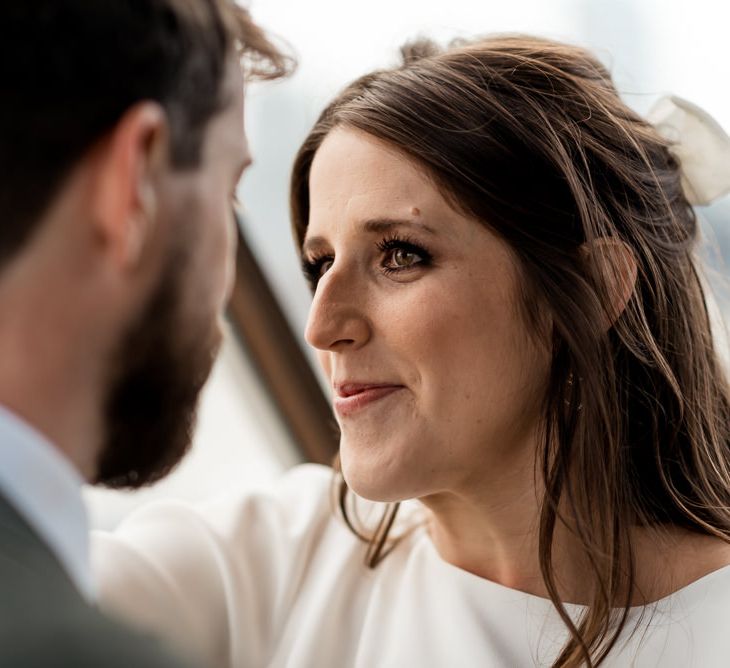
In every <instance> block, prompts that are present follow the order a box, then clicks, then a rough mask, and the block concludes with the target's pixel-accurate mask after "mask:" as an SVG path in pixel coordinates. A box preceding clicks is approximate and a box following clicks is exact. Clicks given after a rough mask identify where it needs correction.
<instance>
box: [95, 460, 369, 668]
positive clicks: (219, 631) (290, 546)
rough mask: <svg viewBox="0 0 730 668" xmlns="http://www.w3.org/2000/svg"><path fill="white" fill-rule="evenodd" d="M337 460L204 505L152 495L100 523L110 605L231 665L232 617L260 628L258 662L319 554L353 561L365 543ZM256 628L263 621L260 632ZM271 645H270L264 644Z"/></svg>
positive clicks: (100, 584) (102, 593)
mask: <svg viewBox="0 0 730 668" xmlns="http://www.w3.org/2000/svg"><path fill="white" fill-rule="evenodd" d="M334 483H335V480H334V474H333V471H332V469H330V468H328V467H325V466H318V465H313V464H305V465H301V466H297V467H295V468H293V469H291V470H290V471H288V472H287V473H286V474H284V475H283V476H282V477H281V478H280V479H279V480H278V481H276V482H275V483H274V484H273V485H267V486H262V487H261V488H259V489H253V490H250V489H249V490H238V491H228V492H225V493H223V494H221V495H219V496H218V497H217V498H215V499H212V500H211V501H209V502H207V503H205V504H202V505H192V504H188V503H183V502H180V501H159V502H154V503H151V504H149V505H148V506H145V507H143V508H141V509H139V510H137V511H135V512H133V513H132V514H131V515H130V516H129V517H128V518H126V519H125V520H124V521H123V522H122V523H121V525H120V526H119V527H118V528H117V529H116V530H115V531H114V532H95V534H94V535H93V537H92V566H93V569H94V575H95V581H96V584H97V588H98V592H99V599H100V602H101V604H102V606H103V607H105V608H106V609H107V610H109V611H111V612H113V613H115V614H117V615H120V616H122V617H124V618H126V619H127V620H128V621H131V622H133V623H135V624H136V625H138V626H142V627H144V628H146V629H148V630H152V631H155V632H157V633H158V634H161V635H162V636H164V637H167V638H169V639H173V638H174V639H176V642H182V644H183V645H184V646H185V648H186V649H188V648H189V649H190V650H192V651H194V653H195V654H198V655H202V656H203V657H205V659H206V660H207V661H211V662H212V663H213V664H214V665H227V664H226V659H225V657H224V656H222V655H221V654H220V653H221V652H228V653H230V652H232V651H233V646H234V645H235V638H234V637H232V636H229V635H228V629H230V628H231V625H230V621H231V619H232V618H235V621H236V625H235V626H238V628H251V629H252V634H251V637H252V640H251V641H250V646H248V647H247V648H246V656H247V657H248V658H249V659H250V660H251V661H253V662H254V663H256V661H257V659H256V657H257V656H260V654H258V653H257V652H258V650H257V647H256V645H257V643H256V642H254V641H253V638H259V639H260V641H261V642H263V641H264V640H265V639H266V638H267V637H268V636H269V634H270V633H272V632H273V629H274V628H275V627H276V626H277V625H278V624H279V619H280V618H281V616H282V615H283V614H284V612H283V611H282V610H280V609H279V605H280V603H281V602H282V601H284V600H286V599H287V598H289V596H290V594H289V592H290V591H292V590H295V589H296V587H297V582H298V581H299V580H301V579H302V578H303V577H306V572H307V571H308V569H309V568H310V567H311V563H312V562H314V561H317V560H322V559H325V558H326V559H328V560H329V563H330V564H331V565H332V567H333V568H347V567H348V565H347V564H348V563H352V562H353V561H354V560H353V559H352V558H351V556H352V555H353V554H355V553H357V554H358V555H360V553H361V552H360V550H361V549H362V548H361V547H360V546H359V545H358V544H357V543H358V541H357V539H356V538H355V536H353V535H351V534H350V533H349V532H348V531H347V529H346V527H345V526H344V523H342V522H341V521H340V520H339V518H337V517H336V515H335V513H334V503H333V491H334V489H333V485H334ZM335 562H337V563H335ZM253 629H259V632H258V633H254V632H253ZM261 651H263V648H261Z"/></svg>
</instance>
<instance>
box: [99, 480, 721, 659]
mask: <svg viewBox="0 0 730 668" xmlns="http://www.w3.org/2000/svg"><path fill="white" fill-rule="evenodd" d="M332 505H333V504H332V472H331V470H330V469H328V468H326V467H321V466H315V465H304V466H300V467H297V468H295V469H293V470H292V471H291V472H289V473H288V474H287V475H286V476H284V477H283V479H282V480H281V481H280V482H279V483H278V484H277V486H275V487H274V488H273V489H271V490H269V491H267V492H262V493H254V494H250V493H249V494H246V495H239V496H237V497H228V498H225V499H220V500H218V501H216V502H215V503H211V504H208V505H207V506H204V507H201V508H192V507H190V506H186V505H183V504H180V503H169V502H165V503H157V504H155V505H151V506H149V507H147V508H144V509H142V510H140V511H137V512H136V513H134V514H133V515H132V516H131V517H130V518H129V519H128V520H126V521H125V522H124V523H123V524H122V526H121V527H120V528H119V529H118V530H117V531H116V532H115V533H112V534H105V533H97V534H95V536H94V538H93V552H92V560H93V566H94V570H95V575H96V580H97V586H98V591H99V596H100V601H101V604H102V606H104V607H106V608H107V609H108V610H110V611H112V612H116V613H119V614H121V615H122V616H124V617H125V618H127V619H128V620H129V621H131V622H133V623H135V624H139V625H142V626H144V627H146V628H151V629H152V630H155V631H157V632H159V633H161V634H162V635H164V636H166V637H167V638H168V639H169V640H170V641H172V642H173V643H174V644H176V645H177V647H178V648H182V649H183V651H187V652H188V653H189V655H190V656H197V657H198V658H199V659H200V660H201V661H202V662H203V665H206V666H211V667H215V668H220V667H228V666H236V667H241V666H246V667H258V666H270V667H283V666H287V667H289V668H304V667H307V668H309V667H317V668H347V667H350V666H352V667H357V668H380V667H392V668H410V667H414V668H430V667H433V668H437V667H438V668H446V667H448V668H458V667H462V666H464V667H466V666H479V667H491V666H499V667H502V666H505V667H508V668H521V667H522V666H525V667H527V666H549V665H550V663H551V662H552V660H553V659H554V658H555V657H556V656H557V653H558V652H559V650H560V647H561V646H562V645H563V643H564V642H565V640H566V637H567V635H566V634H567V632H566V631H565V629H564V626H563V625H562V622H561V621H560V620H559V618H558V617H557V614H556V613H555V612H554V610H553V608H552V606H551V603H550V602H549V601H547V600H546V599H542V598H539V597H537V596H532V595H530V594H525V593H523V592H520V591H516V590H513V589H509V588H507V587H504V586H501V585H498V584H495V583H494V582H490V581H488V580H485V579H482V578H479V577H477V576H475V575H472V574H470V573H468V572H466V571H463V570H461V569H459V568H456V567H454V566H451V565H450V564H448V563H446V562H445V561H443V560H442V559H441V558H440V556H439V555H438V553H437V552H436V550H435V548H434V546H433V544H432V543H431V541H430V539H429V537H428V535H427V534H426V532H425V530H417V531H415V532H414V533H412V534H411V535H410V536H408V537H407V538H406V539H404V541H403V542H402V543H400V544H399V546H398V547H397V548H396V549H395V550H394V551H393V552H392V553H391V554H390V555H389V556H387V557H386V558H385V560H384V561H383V562H382V563H381V564H380V565H379V566H378V567H377V568H375V569H374V570H370V569H368V568H367V567H365V565H364V554H365V547H364V545H363V543H361V542H360V541H358V540H357V539H356V538H355V537H354V536H353V535H352V534H351V533H350V531H349V530H348V529H347V528H346V527H345V526H344V523H343V522H342V520H341V518H340V517H339V516H338V515H336V514H335V513H333V511H332ZM569 610H570V612H571V614H572V615H575V616H577V615H578V614H579V612H580V610H581V609H580V607H579V606H570V607H569ZM641 612H642V610H641V609H632V618H633V619H636V618H637V615H639V614H640V613H641ZM643 612H644V621H643V622H642V625H641V626H640V627H639V630H638V631H637V632H636V633H635V634H633V635H632V636H631V637H629V636H628V634H626V637H625V638H623V639H622V640H621V643H620V645H619V647H617V648H615V649H614V651H613V652H612V654H611V655H610V659H609V660H608V661H607V662H606V663H605V664H604V665H606V666H611V667H616V666H622V667H623V666H639V667H642V668H644V667H649V666H651V667H661V668H689V667H691V666H696V667H697V668H714V667H715V666H718V667H719V666H730V567H726V568H722V569H720V570H718V571H715V572H714V573H711V574H709V575H707V576H705V577H704V578H702V579H700V580H698V581H696V582H694V583H693V584H691V585H689V586H687V587H685V588H684V589H682V590H680V591H678V592H677V593H675V594H673V595H671V596H669V597H667V598H665V599H662V600H661V601H659V602H658V603H656V604H654V605H652V606H650V607H649V608H647V609H645V610H643Z"/></svg>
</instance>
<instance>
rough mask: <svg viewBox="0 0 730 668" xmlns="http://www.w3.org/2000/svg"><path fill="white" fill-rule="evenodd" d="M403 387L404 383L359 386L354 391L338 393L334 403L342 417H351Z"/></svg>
mask: <svg viewBox="0 0 730 668" xmlns="http://www.w3.org/2000/svg"><path fill="white" fill-rule="evenodd" d="M402 389H403V386H402V385H370V386H366V387H362V388H359V389H357V390H356V391H354V392H349V391H348V392H346V393H340V394H338V396H336V397H335V399H334V402H333V405H334V408H335V411H336V413H337V414H338V415H339V416H340V417H349V416H351V415H354V414H355V413H357V412H359V411H361V410H363V409H364V408H367V407H368V406H370V405H372V404H373V403H375V402H377V401H380V400H381V399H384V398H385V397H387V396H390V395H391V394H393V392H397V391H398V390H402ZM343 394H346V396H343Z"/></svg>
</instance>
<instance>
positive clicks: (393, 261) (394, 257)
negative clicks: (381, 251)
mask: <svg viewBox="0 0 730 668" xmlns="http://www.w3.org/2000/svg"><path fill="white" fill-rule="evenodd" d="M422 261H423V259H422V258H421V256H420V255H419V254H418V253H415V252H414V251H411V250H407V249H405V248H394V249H393V250H391V251H390V252H389V253H388V254H387V255H386V262H385V265H386V267H388V268H390V269H410V268H411V267H413V266H415V265H417V264H420V263H421V262H422Z"/></svg>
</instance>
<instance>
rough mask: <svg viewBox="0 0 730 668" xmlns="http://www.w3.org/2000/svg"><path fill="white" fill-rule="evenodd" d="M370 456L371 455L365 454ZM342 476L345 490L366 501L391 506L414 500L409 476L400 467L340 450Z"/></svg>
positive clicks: (375, 458) (373, 457)
mask: <svg viewBox="0 0 730 668" xmlns="http://www.w3.org/2000/svg"><path fill="white" fill-rule="evenodd" d="M368 454H370V455H372V454H373V453H368ZM340 463H341V469H342V476H343V477H344V479H345V482H346V483H347V486H348V487H349V488H350V489H351V490H352V491H353V492H354V493H355V494H357V495H358V496H359V497H361V498H363V499H367V500H368V501H377V502H382V503H394V502H398V501H405V500H406V499H410V498H413V496H414V495H413V493H412V492H413V491H414V490H413V489H412V487H413V485H412V481H411V480H409V478H410V477H411V476H409V475H408V474H407V471H406V470H404V468H403V467H399V466H397V465H396V466H394V465H393V462H384V461H382V460H380V459H379V458H378V457H375V456H362V455H358V454H354V453H350V452H348V449H347V448H345V447H343V448H341V450H340Z"/></svg>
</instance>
